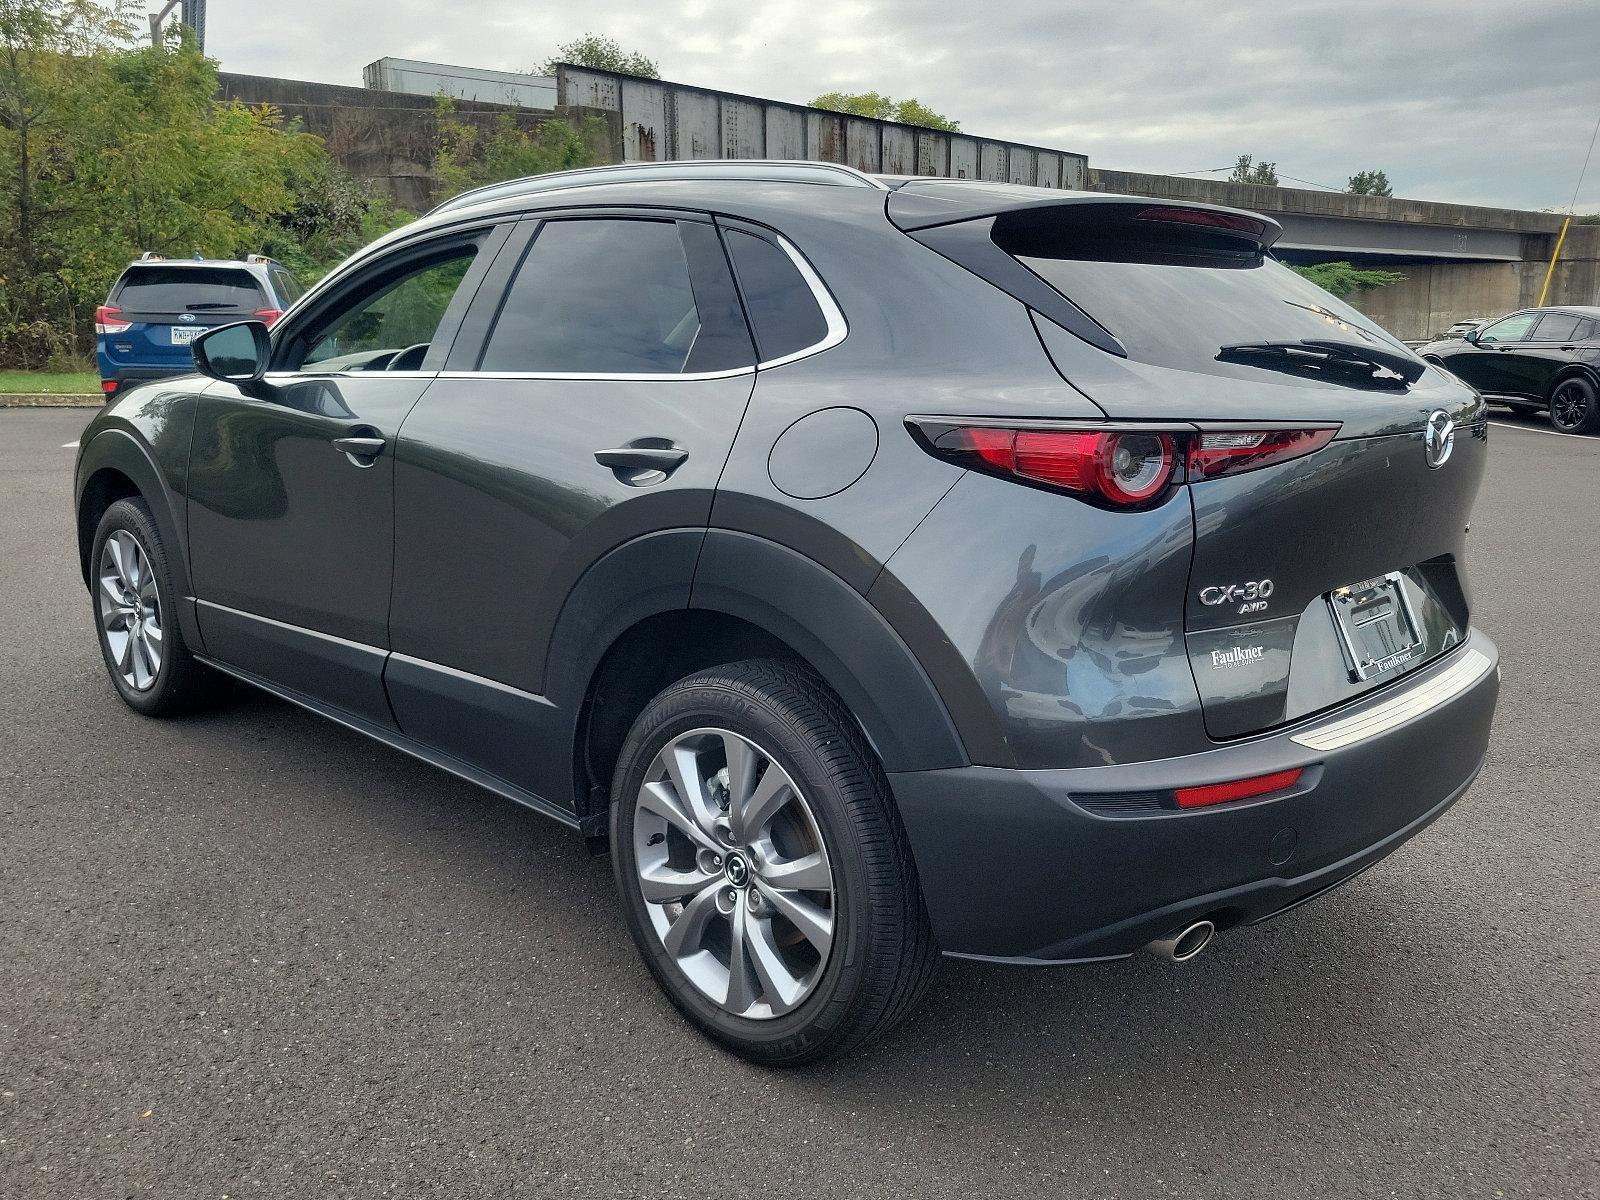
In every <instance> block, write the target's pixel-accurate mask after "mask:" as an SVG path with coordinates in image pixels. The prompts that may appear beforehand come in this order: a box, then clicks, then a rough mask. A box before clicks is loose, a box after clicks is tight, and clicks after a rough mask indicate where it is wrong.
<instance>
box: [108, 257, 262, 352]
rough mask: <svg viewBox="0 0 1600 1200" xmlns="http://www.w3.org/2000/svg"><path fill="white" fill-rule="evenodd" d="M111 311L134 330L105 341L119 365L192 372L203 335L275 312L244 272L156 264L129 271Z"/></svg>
mask: <svg viewBox="0 0 1600 1200" xmlns="http://www.w3.org/2000/svg"><path fill="white" fill-rule="evenodd" d="M107 306H108V308H109V310H110V311H111V312H112V313H113V314H114V321H115V323H117V324H126V325H128V328H127V329H125V330H123V331H121V332H119V333H108V334H105V335H104V342H105V351H106V354H107V356H108V357H109V358H110V359H111V361H112V362H113V363H114V364H115V365H117V366H127V367H172V368H175V369H178V370H187V369H188V368H189V367H190V365H191V364H192V363H193V362H194V354H193V351H192V350H191V349H190V345H191V343H192V342H193V341H194V339H195V337H196V336H197V335H198V334H199V333H201V332H203V331H205V330H206V329H210V328H211V327H213V326H215V325H228V324H232V323H233V322H235V321H243V320H247V319H249V318H251V317H254V316H256V315H257V314H258V313H260V312H263V311H267V310H270V308H271V301H269V299H268V297H267V295H266V293H265V292H264V291H263V290H262V287H261V284H260V282H259V281H258V280H257V279H256V277H255V276H254V275H253V274H252V273H251V272H249V271H247V270H245V269H244V268H243V267H225V266H213V265H210V264H190V263H182V262H153V263H136V264H135V265H133V266H131V267H129V268H128V269H127V271H125V272H124V273H123V275H122V278H121V279H120V280H118V281H117V285H116V287H114V288H113V289H112V292H111V296H110V298H109V300H108V301H107Z"/></svg>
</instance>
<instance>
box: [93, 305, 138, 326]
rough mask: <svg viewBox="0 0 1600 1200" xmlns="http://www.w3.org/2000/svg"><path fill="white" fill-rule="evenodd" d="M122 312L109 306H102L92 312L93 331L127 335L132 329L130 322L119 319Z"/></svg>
mask: <svg viewBox="0 0 1600 1200" xmlns="http://www.w3.org/2000/svg"><path fill="white" fill-rule="evenodd" d="M121 317H122V310H121V309H120V308H112V307H111V305H109V304H102V305H101V306H100V307H99V308H97V309H95V310H94V331H95V332H96V333H127V332H128V330H130V329H132V328H133V322H132V321H124V320H122V319H121Z"/></svg>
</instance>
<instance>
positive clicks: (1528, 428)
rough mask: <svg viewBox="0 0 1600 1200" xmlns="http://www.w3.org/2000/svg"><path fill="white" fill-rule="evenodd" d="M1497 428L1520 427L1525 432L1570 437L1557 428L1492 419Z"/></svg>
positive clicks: (1491, 422) (1492, 423)
mask: <svg viewBox="0 0 1600 1200" xmlns="http://www.w3.org/2000/svg"><path fill="white" fill-rule="evenodd" d="M1489 424H1491V425H1493V426H1494V427H1495V428H1496V429H1520V430H1522V432H1523V433H1542V434H1544V435H1545V437H1558V438H1569V437H1571V436H1573V435H1572V434H1570V433H1562V432H1560V431H1559V430H1555V429H1535V428H1534V427H1533V426H1532V425H1508V424H1506V423H1505V422H1504V421H1490V422H1489Z"/></svg>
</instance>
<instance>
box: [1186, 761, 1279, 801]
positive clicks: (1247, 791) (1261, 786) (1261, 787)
mask: <svg viewBox="0 0 1600 1200" xmlns="http://www.w3.org/2000/svg"><path fill="white" fill-rule="evenodd" d="M1300 775H1301V769H1300V768H1299V767H1295V768H1294V769H1293V770H1289V771H1274V772H1273V773H1272V774H1270V775H1256V776H1254V777H1252V778H1250V779H1233V780H1229V781H1228V782H1227V783H1208V784H1205V785H1204V786H1203V787H1187V788H1179V789H1178V790H1177V791H1175V792H1174V793H1173V798H1174V799H1175V800H1177V802H1178V807H1179V808H1204V807H1205V806H1206V805H1208V804H1226V803H1228V802H1229V801H1230V800H1249V799H1251V798H1252V797H1254V796H1267V795H1271V794H1272V793H1273V792H1282V791H1286V790H1288V789H1289V788H1292V787H1293V786H1294V785H1295V784H1297V783H1299V782H1300Z"/></svg>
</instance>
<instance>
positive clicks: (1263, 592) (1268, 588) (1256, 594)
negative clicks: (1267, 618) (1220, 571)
mask: <svg viewBox="0 0 1600 1200" xmlns="http://www.w3.org/2000/svg"><path fill="white" fill-rule="evenodd" d="M1270 595H1272V580H1270V579H1256V580H1253V581H1251V582H1250V583H1230V584H1226V585H1224V586H1222V587H1205V588H1201V589H1200V603H1201V604H1204V605H1206V606H1207V607H1213V606H1215V605H1218V604H1237V605H1238V606H1239V611H1240V612H1241V613H1253V612H1261V611H1262V610H1263V609H1265V608H1266V607H1267V597H1268V596H1270Z"/></svg>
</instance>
